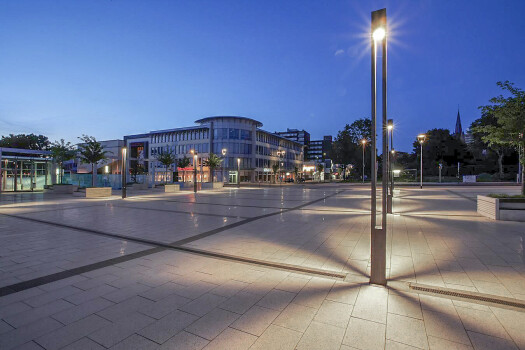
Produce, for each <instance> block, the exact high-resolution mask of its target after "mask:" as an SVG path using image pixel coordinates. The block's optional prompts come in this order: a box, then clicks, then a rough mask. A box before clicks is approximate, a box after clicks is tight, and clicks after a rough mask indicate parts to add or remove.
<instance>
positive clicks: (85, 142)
mask: <svg viewBox="0 0 525 350" xmlns="http://www.w3.org/2000/svg"><path fill="white" fill-rule="evenodd" d="M79 139H80V140H81V141H82V143H81V144H79V145H78V149H79V154H80V161H81V162H82V163H85V164H91V174H92V176H91V181H92V186H93V187H96V184H97V181H96V179H97V173H96V169H95V165H96V164H97V163H98V162H100V161H102V160H105V159H107V157H106V154H107V153H108V152H107V151H104V147H102V145H101V144H100V142H98V141H97V140H96V139H95V138H94V137H93V136H88V135H82V137H79Z"/></svg>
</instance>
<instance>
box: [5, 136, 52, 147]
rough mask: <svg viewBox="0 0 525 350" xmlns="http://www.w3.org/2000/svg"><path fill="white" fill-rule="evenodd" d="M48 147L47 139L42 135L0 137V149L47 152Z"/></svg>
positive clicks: (49, 144)
mask: <svg viewBox="0 0 525 350" xmlns="http://www.w3.org/2000/svg"><path fill="white" fill-rule="evenodd" d="M50 146H51V143H50V142H49V139H48V138H47V137H46V136H44V135H35V134H27V135H26V134H18V135H14V134H9V136H2V139H1V140H0V147H10V148H21V149H31V150H38V151H47V150H48V149H49V147H50Z"/></svg>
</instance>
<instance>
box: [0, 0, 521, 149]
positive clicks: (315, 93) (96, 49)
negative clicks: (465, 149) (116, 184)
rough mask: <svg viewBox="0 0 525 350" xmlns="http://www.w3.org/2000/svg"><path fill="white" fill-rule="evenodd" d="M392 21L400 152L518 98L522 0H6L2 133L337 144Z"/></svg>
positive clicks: (393, 107)
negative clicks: (374, 43) (220, 128)
mask: <svg viewBox="0 0 525 350" xmlns="http://www.w3.org/2000/svg"><path fill="white" fill-rule="evenodd" d="M383 7H386V8H387V14H388V20H389V24H390V27H389V52H388V59H389V62H388V74H389V85H388V93H389V96H388V97H389V101H388V109H389V117H390V118H393V119H394V120H395V122H396V129H395V134H394V135H395V139H394V142H395V148H397V149H400V150H402V151H410V150H411V149H412V147H411V144H412V142H413V141H414V138H415V135H417V134H418V133H420V132H424V131H426V130H428V129H432V128H449V129H452V130H453V128H454V124H455V120H456V114H457V109H458V105H459V108H460V112H461V116H462V120H463V127H464V129H466V128H467V127H468V126H469V125H470V123H471V122H472V121H473V120H474V119H476V118H477V117H478V116H479V110H478V108H477V107H478V106H480V105H483V104H486V103H487V102H488V100H489V99H490V98H491V97H493V96H495V95H497V94H499V93H500V90H499V89H498V87H497V86H496V82H497V81H499V80H510V81H512V82H514V83H516V85H517V86H519V87H521V88H525V64H524V62H525V45H524V35H525V34H524V33H525V21H524V20H523V14H524V13H525V1H523V0H519V1H507V0H502V1H496V0H494V1H452V0H450V1H438V0H436V1H415V0H412V1H304V0H302V1H241V0H237V1H219V0H215V1H129V0H126V1H123V0H122V1H120V0H118V1H91V0H90V1H71V0H67V1H51V0H47V1H43V0H37V1H23V0H16V1H15V0H13V1H7V0H1V1H0V135H7V134H9V133H39V134H44V135H46V136H48V137H49V138H50V139H51V140H56V139H60V138H65V139H66V140H69V141H72V142H75V143H76V142H77V141H78V139H77V136H80V135H82V134H88V135H93V136H95V137H96V138H97V139H99V140H106V139H115V138H122V137H123V136H124V135H128V134H136V133H143V132H148V131H150V130H158V129H169V128H176V127H185V126H191V125H193V122H194V121H195V120H197V119H199V118H203V117H207V116H213V115H240V116H245V117H251V118H254V119H257V120H260V121H261V122H263V124H264V126H263V129H265V130H268V131H282V130H285V129H286V128H298V129H305V130H307V131H308V132H310V133H311V135H312V139H319V138H322V136H323V135H333V136H334V137H335V136H336V134H337V132H338V130H341V129H342V128H343V127H344V125H345V124H347V123H348V124H350V123H351V122H352V121H354V120H355V119H358V118H361V117H369V116H370V47H369V28H370V12H371V11H373V10H377V9H380V8H383Z"/></svg>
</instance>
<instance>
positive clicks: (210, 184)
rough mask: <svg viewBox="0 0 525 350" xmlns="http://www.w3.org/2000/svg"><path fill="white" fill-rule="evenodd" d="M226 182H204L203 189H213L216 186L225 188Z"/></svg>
mask: <svg viewBox="0 0 525 350" xmlns="http://www.w3.org/2000/svg"><path fill="white" fill-rule="evenodd" d="M223 187H224V184H223V183H222V182H203V183H202V189H203V190H213V189H216V188H223Z"/></svg>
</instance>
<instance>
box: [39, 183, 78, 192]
mask: <svg viewBox="0 0 525 350" xmlns="http://www.w3.org/2000/svg"><path fill="white" fill-rule="evenodd" d="M77 189H78V186H77V185H68V184H63V185H62V184H60V185H58V184H56V185H53V186H49V187H48V188H46V190H45V193H54V194H72V193H73V192H75V191H76V190H77Z"/></svg>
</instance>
